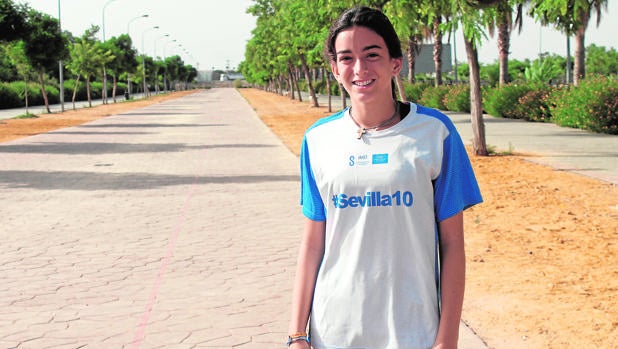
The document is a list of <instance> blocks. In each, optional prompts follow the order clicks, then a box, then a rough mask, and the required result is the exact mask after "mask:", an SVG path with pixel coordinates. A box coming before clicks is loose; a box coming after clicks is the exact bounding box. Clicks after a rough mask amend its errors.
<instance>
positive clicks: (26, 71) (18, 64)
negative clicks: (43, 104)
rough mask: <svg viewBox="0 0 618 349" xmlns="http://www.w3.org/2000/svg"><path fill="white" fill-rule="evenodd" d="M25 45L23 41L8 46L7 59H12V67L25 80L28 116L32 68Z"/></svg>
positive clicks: (25, 100) (24, 95) (25, 99)
mask: <svg viewBox="0 0 618 349" xmlns="http://www.w3.org/2000/svg"><path fill="white" fill-rule="evenodd" d="M24 46H25V44H24V42H23V41H22V40H20V41H14V42H12V43H10V44H8V45H6V53H7V57H8V58H9V59H10V61H11V63H12V65H13V66H14V67H15V68H16V69H17V72H18V73H19V75H21V76H22V78H23V79H24V94H23V97H24V102H25V104H26V114H29V112H28V83H29V81H30V78H31V76H32V73H33V71H32V66H31V65H30V63H29V62H28V58H27V57H26V52H25V48H24Z"/></svg>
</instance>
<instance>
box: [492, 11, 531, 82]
mask: <svg viewBox="0 0 618 349" xmlns="http://www.w3.org/2000/svg"><path fill="white" fill-rule="evenodd" d="M525 2H526V0H502V1H499V2H497V3H496V4H495V12H494V16H493V18H490V20H489V22H488V27H487V29H488V32H489V35H491V36H493V35H494V32H496V31H497V32H498V39H497V44H498V57H499V58H498V60H499V64H500V65H499V68H500V71H499V76H498V82H499V84H500V86H503V85H505V84H506V83H508V82H510V80H511V79H510V76H509V52H510V47H511V30H512V29H513V28H515V27H517V29H518V31H519V32H521V28H522V24H523V21H522V17H523V15H522V14H523V3H525ZM514 12H515V14H516V15H515V18H513V14H514Z"/></svg>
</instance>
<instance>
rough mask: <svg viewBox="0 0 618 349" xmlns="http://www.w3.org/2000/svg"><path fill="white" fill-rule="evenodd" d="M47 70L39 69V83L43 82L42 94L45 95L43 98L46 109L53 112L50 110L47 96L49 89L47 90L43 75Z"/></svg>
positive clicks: (49, 112)
mask: <svg viewBox="0 0 618 349" xmlns="http://www.w3.org/2000/svg"><path fill="white" fill-rule="evenodd" d="M44 74H45V71H44V70H43V68H41V69H39V83H41V94H42V95H43V100H44V101H45V109H47V113H48V114H51V110H49V99H48V98H47V91H46V90H45V81H44V79H43V76H44Z"/></svg>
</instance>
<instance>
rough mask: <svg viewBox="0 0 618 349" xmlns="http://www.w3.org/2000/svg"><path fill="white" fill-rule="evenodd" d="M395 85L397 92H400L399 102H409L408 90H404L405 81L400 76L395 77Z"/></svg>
mask: <svg viewBox="0 0 618 349" xmlns="http://www.w3.org/2000/svg"><path fill="white" fill-rule="evenodd" d="M395 83H396V84H397V92H399V100H400V101H402V102H407V99H406V90H405V89H404V88H403V79H402V78H401V76H400V75H399V74H397V76H396V77H395Z"/></svg>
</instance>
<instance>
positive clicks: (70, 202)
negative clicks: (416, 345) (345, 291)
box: [0, 89, 481, 349]
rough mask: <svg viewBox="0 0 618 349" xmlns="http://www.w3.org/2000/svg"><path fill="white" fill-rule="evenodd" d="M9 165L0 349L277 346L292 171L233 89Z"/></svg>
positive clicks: (290, 240) (18, 146) (50, 145)
mask: <svg viewBox="0 0 618 349" xmlns="http://www.w3.org/2000/svg"><path fill="white" fill-rule="evenodd" d="M0 164H2V166H1V167H0V217H2V225H3V231H4V232H5V234H3V243H2V244H0V280H2V281H3V283H2V285H0V331H1V333H0V348H20V349H21V348H36V349H39V348H81V347H87V348H221V349H223V348H225V349H229V348H239V349H244V348H247V349H249V348H250V349H262V348H264V349H266V348H268V349H272V348H282V347H283V344H282V343H283V340H284V338H285V336H286V332H287V321H288V318H289V303H290V299H291V287H292V283H293V273H294V267H295V262H296V251H297V246H298V243H299V238H300V233H301V230H302V218H301V214H300V209H299V205H298V195H299V193H298V191H299V185H298V165H297V159H296V157H295V156H294V155H293V154H292V153H290V152H289V151H288V150H287V148H286V147H285V146H284V145H283V144H282V143H281V142H280V140H279V139H277V138H276V137H275V136H274V135H273V133H272V132H271V131H270V130H269V129H268V128H267V127H265V126H264V125H263V124H262V123H261V121H260V120H259V118H258V117H257V116H256V115H255V113H254V111H253V110H252V109H251V107H250V106H249V105H248V104H247V103H246V102H245V101H244V99H243V98H242V97H240V95H239V94H238V92H237V91H235V90H233V89H213V90H208V91H203V92H199V93H196V94H193V95H190V96H187V97H184V98H181V99H177V100H173V101H167V102H164V103H160V104H157V105H153V106H149V107H146V108H143V109H139V110H134V111H131V112H128V113H125V114H120V115H114V116H111V117H108V118H104V119H100V120H97V121H94V122H91V123H88V124H84V125H80V126H77V127H71V128H66V129H62V130H57V131H54V132H50V133H46V134H41V135H37V136H32V137H28V138H24V139H20V140H15V141H11V142H7V143H2V144H0ZM476 347H481V346H467V347H466V346H464V348H476Z"/></svg>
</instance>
